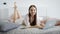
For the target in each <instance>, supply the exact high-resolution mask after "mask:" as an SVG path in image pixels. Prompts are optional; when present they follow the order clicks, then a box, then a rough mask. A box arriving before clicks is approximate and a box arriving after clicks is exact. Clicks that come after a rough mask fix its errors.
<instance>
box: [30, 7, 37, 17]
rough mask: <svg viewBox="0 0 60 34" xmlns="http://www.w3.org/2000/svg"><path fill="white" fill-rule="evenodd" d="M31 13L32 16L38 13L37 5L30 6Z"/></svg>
mask: <svg viewBox="0 0 60 34" xmlns="http://www.w3.org/2000/svg"><path fill="white" fill-rule="evenodd" d="M30 14H31V16H34V15H35V14H36V8H35V7H31V8H30Z"/></svg>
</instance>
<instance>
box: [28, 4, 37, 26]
mask: <svg viewBox="0 0 60 34" xmlns="http://www.w3.org/2000/svg"><path fill="white" fill-rule="evenodd" d="M31 7H34V8H36V6H35V5H31V6H30V7H29V22H30V17H31V14H30V8H31ZM36 11H37V8H36ZM36 17H37V12H36V14H35V15H34V21H33V22H32V23H30V25H31V26H34V25H36V19H37V18H36Z"/></svg>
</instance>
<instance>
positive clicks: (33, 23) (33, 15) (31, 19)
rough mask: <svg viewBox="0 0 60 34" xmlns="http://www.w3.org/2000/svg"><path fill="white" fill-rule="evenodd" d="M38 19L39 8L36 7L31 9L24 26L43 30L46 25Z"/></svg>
mask: <svg viewBox="0 0 60 34" xmlns="http://www.w3.org/2000/svg"><path fill="white" fill-rule="evenodd" d="M38 18H39V17H37V8H36V6H35V5H31V6H30V7H29V14H27V15H26V16H25V19H24V24H25V25H26V26H27V27H29V28H33V27H34V28H43V27H44V23H41V22H40V20H39V19H38Z"/></svg>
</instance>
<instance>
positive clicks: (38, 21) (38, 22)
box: [24, 15, 43, 27]
mask: <svg viewBox="0 0 60 34" xmlns="http://www.w3.org/2000/svg"><path fill="white" fill-rule="evenodd" d="M41 20H43V17H38V16H37V25H38V26H39V25H40V24H41V22H40V21H41ZM24 22H25V25H26V26H27V27H30V23H29V16H28V15H25V18H24Z"/></svg>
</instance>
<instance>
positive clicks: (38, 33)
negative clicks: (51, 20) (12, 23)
mask: <svg viewBox="0 0 60 34" xmlns="http://www.w3.org/2000/svg"><path fill="white" fill-rule="evenodd" d="M20 22H21V21H20ZM20 22H19V21H18V22H17V23H20ZM24 27H25V26H22V25H21V24H19V27H17V28H14V29H12V30H10V31H6V32H0V34H60V26H54V27H52V28H49V29H39V28H24Z"/></svg>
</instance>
